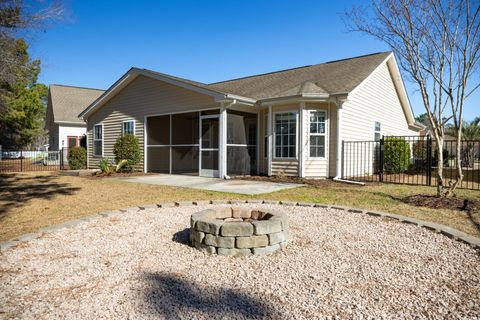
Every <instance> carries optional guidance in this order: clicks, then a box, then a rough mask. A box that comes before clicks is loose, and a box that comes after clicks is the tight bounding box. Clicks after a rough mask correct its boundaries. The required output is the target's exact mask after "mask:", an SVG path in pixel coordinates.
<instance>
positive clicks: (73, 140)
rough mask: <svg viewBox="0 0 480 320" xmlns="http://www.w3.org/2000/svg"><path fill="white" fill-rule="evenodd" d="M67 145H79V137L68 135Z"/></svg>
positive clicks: (71, 146)
mask: <svg viewBox="0 0 480 320" xmlns="http://www.w3.org/2000/svg"><path fill="white" fill-rule="evenodd" d="M67 146H68V147H69V148H73V147H77V146H78V137H74V136H68V137H67Z"/></svg>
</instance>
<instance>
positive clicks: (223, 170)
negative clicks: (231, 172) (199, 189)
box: [218, 103, 227, 179]
mask: <svg viewBox="0 0 480 320" xmlns="http://www.w3.org/2000/svg"><path fill="white" fill-rule="evenodd" d="M226 176H227V108H226V107H225V105H224V104H223V103H222V104H221V106H220V121H219V137H218V177H219V178H220V179H225V178H226Z"/></svg>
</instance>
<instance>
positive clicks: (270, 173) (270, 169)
mask: <svg viewBox="0 0 480 320" xmlns="http://www.w3.org/2000/svg"><path fill="white" fill-rule="evenodd" d="M272 116H273V113H272V106H268V123H267V130H268V131H267V132H268V155H267V157H268V175H269V176H271V175H272V156H273V151H272V150H273V137H272V134H273V131H272Z"/></svg>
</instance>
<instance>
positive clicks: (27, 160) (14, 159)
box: [0, 149, 68, 173]
mask: <svg viewBox="0 0 480 320" xmlns="http://www.w3.org/2000/svg"><path fill="white" fill-rule="evenodd" d="M67 154H68V153H67V152H66V150H65V149H62V150H60V151H24V150H5V149H0V173H3V172H28V171H57V170H64V169H66V167H67V164H68V161H67V159H66V157H67Z"/></svg>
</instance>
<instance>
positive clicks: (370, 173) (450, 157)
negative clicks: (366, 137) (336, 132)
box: [342, 136, 480, 190]
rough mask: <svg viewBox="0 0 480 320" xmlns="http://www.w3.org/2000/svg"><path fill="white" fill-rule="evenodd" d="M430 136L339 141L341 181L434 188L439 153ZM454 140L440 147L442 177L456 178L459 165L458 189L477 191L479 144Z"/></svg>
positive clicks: (479, 178) (478, 183) (479, 160)
mask: <svg viewBox="0 0 480 320" xmlns="http://www.w3.org/2000/svg"><path fill="white" fill-rule="evenodd" d="M436 149H437V148H436V141H434V140H432V138H431V137H430V136H424V137H420V136H387V137H385V136H383V137H382V138H381V139H380V140H379V141H342V178H343V179H347V180H354V181H362V182H388V183H400V184H412V185H426V186H432V185H436V180H437V178H436V172H437V162H438V152H437V151H436ZM456 153H457V142H456V140H445V141H444V145H443V177H444V178H445V180H446V183H447V184H448V183H449V181H452V180H454V179H455V178H456V176H457V171H456V166H457V161H461V166H462V169H463V175H464V179H463V181H462V182H461V184H460V186H459V188H463V189H473V190H480V158H479V157H480V141H462V142H461V146H460V156H459V157H457V156H456Z"/></svg>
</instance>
